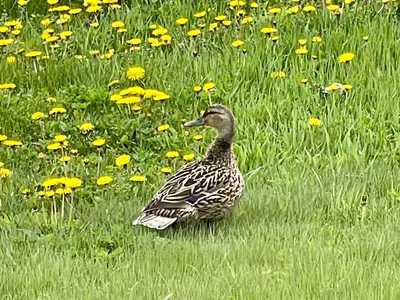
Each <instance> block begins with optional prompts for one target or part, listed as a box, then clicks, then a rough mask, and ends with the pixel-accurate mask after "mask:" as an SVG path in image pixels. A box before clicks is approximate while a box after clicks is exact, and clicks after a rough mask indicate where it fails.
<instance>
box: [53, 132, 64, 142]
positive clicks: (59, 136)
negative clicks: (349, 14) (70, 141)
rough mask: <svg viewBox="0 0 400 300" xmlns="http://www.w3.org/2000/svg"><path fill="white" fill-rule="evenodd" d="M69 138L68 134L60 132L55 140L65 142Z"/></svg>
mask: <svg viewBox="0 0 400 300" xmlns="http://www.w3.org/2000/svg"><path fill="white" fill-rule="evenodd" d="M66 140H67V136H66V135H63V134H58V135H56V136H55V137H54V141H55V142H58V143H63V142H65V141H66Z"/></svg>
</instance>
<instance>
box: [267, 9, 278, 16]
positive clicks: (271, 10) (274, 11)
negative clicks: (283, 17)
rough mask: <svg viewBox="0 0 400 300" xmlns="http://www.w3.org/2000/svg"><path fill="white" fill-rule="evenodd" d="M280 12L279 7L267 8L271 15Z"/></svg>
mask: <svg viewBox="0 0 400 300" xmlns="http://www.w3.org/2000/svg"><path fill="white" fill-rule="evenodd" d="M280 12H281V9H280V8H271V9H270V10H268V13H269V14H271V15H276V14H279V13H280Z"/></svg>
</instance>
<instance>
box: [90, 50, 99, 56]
mask: <svg viewBox="0 0 400 300" xmlns="http://www.w3.org/2000/svg"><path fill="white" fill-rule="evenodd" d="M89 54H90V55H93V56H95V55H99V54H100V51H99V50H90V51H89Z"/></svg>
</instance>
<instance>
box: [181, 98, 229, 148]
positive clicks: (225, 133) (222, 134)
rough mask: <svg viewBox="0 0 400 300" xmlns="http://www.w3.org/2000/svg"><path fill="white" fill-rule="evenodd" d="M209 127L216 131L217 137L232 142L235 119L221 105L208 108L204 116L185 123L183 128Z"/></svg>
mask: <svg viewBox="0 0 400 300" xmlns="http://www.w3.org/2000/svg"><path fill="white" fill-rule="evenodd" d="M205 125H206V126H211V127H214V128H215V129H216V130H217V137H218V138H222V139H224V140H226V141H228V142H231V141H232V138H233V136H234V134H235V130H234V128H235V118H234V116H233V114H232V112H231V111H230V110H229V109H228V108H227V107H226V106H224V105H222V104H214V105H211V106H209V107H208V108H207V109H206V111H205V112H204V114H203V115H202V116H200V117H198V118H197V119H194V120H192V121H189V122H186V123H185V124H184V126H185V127H193V126H205Z"/></svg>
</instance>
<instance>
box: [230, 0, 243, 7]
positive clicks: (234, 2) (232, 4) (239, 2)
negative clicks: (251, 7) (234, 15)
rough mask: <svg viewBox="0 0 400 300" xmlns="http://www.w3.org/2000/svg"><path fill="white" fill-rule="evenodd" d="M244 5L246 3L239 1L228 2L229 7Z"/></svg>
mask: <svg viewBox="0 0 400 300" xmlns="http://www.w3.org/2000/svg"><path fill="white" fill-rule="evenodd" d="M245 5H246V2H245V1H241V0H233V1H231V2H229V6H230V7H240V6H245Z"/></svg>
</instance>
